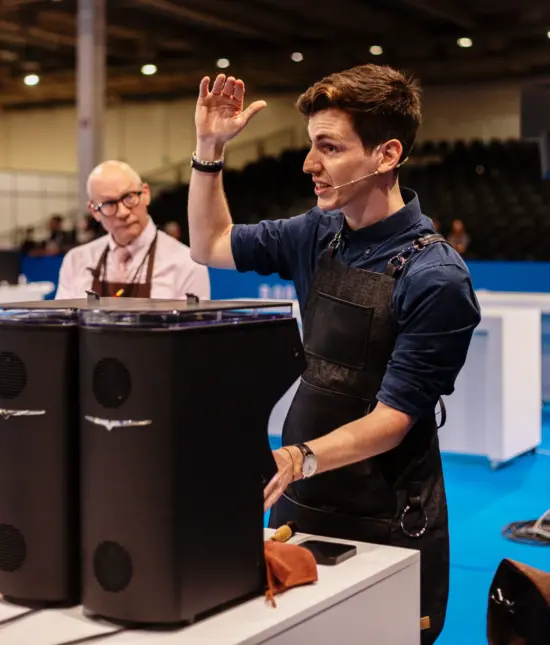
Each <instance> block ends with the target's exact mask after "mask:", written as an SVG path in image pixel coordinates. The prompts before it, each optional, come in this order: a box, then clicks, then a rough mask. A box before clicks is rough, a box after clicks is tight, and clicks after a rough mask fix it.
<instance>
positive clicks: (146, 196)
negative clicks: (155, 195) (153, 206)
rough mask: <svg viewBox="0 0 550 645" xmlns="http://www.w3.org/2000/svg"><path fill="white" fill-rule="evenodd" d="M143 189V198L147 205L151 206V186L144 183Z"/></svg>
mask: <svg viewBox="0 0 550 645" xmlns="http://www.w3.org/2000/svg"><path fill="white" fill-rule="evenodd" d="M141 190H142V196H141V198H142V200H143V203H144V204H145V206H149V204H150V203H151V189H150V188H149V184H143V186H142V187H141Z"/></svg>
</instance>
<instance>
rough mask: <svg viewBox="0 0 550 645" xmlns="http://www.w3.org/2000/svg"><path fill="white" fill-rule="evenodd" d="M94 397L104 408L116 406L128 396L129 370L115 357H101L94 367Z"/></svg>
mask: <svg viewBox="0 0 550 645" xmlns="http://www.w3.org/2000/svg"><path fill="white" fill-rule="evenodd" d="M93 388H94V395H95V398H96V399H97V400H98V401H99V403H101V405H102V406H103V407H105V408H118V407H120V406H121V405H122V404H123V403H124V402H125V401H126V399H127V398H128V397H129V396H130V391H131V389H132V382H131V379H130V372H128V370H127V369H126V366H125V365H123V364H122V363H121V362H120V361H117V359H116V358H103V359H102V360H100V361H99V362H98V363H97V364H96V366H95V367H94V376H93Z"/></svg>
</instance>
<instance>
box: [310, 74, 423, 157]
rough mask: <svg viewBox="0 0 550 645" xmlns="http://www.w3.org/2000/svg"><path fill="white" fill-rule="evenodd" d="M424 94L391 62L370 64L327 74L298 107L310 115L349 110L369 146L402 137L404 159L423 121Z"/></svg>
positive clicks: (359, 133)
mask: <svg viewBox="0 0 550 645" xmlns="http://www.w3.org/2000/svg"><path fill="white" fill-rule="evenodd" d="M420 95H421V88H420V83H419V82H418V81H417V80H416V79H415V78H413V77H409V76H406V75H405V74H404V73H402V72H399V71H397V70H395V69H393V68H392V67H389V66H387V65H373V64H369V65H359V66H357V67H353V68H351V69H348V70H345V71H343V72H338V73H335V74H331V75H330V76H326V77H325V78H323V79H322V80H320V81H318V82H317V83H315V84H314V85H312V86H311V87H310V88H309V89H308V90H306V91H305V92H304V93H303V94H302V95H301V96H300V97H299V99H298V102H297V107H298V110H299V111H300V112H301V113H302V114H303V115H304V116H306V117H310V116H312V115H314V114H315V113H317V112H320V111H321V110H327V109H330V108H337V109H339V110H342V111H344V112H347V113H348V114H349V115H350V116H351V118H352V120H353V126H354V128H355V130H356V132H357V134H358V135H359V136H360V137H361V140H362V141H363V145H364V146H365V148H367V149H372V148H375V147H376V146H377V145H379V144H381V143H384V141H388V140H389V139H398V140H399V141H400V142H401V145H402V146H403V154H402V155H401V160H400V161H403V160H405V159H406V158H407V157H408V156H409V155H410V153H411V151H412V149H413V146H414V142H415V139H416V133H417V131H418V128H419V126H420V124H421V122H422V116H421V106H420Z"/></svg>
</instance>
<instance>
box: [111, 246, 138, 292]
mask: <svg viewBox="0 0 550 645" xmlns="http://www.w3.org/2000/svg"><path fill="white" fill-rule="evenodd" d="M131 258H132V254H131V253H130V251H129V250H128V248H127V247H125V246H117V247H116V249H115V250H114V252H113V259H114V267H113V268H114V270H113V276H112V277H111V278H110V280H109V281H110V282H122V283H126V282H127V281H128V269H129V266H130V260H131Z"/></svg>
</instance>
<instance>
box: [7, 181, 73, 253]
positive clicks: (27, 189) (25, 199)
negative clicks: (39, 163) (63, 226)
mask: <svg viewBox="0 0 550 645" xmlns="http://www.w3.org/2000/svg"><path fill="white" fill-rule="evenodd" d="M76 210H78V190H77V179H76V175H74V174H69V173H41V172H24V171H15V170H0V239H1V240H2V241H6V240H7V239H8V237H9V236H10V235H11V233H12V231H13V230H14V229H15V228H24V227H27V226H33V225H36V224H41V223H43V222H44V221H45V220H47V219H48V217H50V216H51V215H53V214H61V215H63V214H66V213H68V212H71V211H76Z"/></svg>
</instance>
